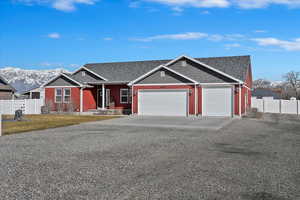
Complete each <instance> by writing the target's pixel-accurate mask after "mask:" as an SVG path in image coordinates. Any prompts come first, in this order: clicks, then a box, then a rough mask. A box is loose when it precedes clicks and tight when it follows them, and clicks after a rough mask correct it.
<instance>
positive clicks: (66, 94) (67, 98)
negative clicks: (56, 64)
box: [64, 88, 71, 103]
mask: <svg viewBox="0 0 300 200" xmlns="http://www.w3.org/2000/svg"><path fill="white" fill-rule="evenodd" d="M70 100H71V89H70V88H65V89H64V103H69V102H70Z"/></svg>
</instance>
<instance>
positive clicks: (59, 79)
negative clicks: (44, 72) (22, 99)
mask: <svg viewBox="0 0 300 200" xmlns="http://www.w3.org/2000/svg"><path fill="white" fill-rule="evenodd" d="M51 86H54V87H57V86H81V84H80V83H79V82H77V81H76V80H73V79H71V78H70V77H69V76H68V75H66V74H60V75H58V76H56V77H54V78H53V79H51V80H50V81H48V82H47V83H45V84H44V85H43V86H42V87H51Z"/></svg>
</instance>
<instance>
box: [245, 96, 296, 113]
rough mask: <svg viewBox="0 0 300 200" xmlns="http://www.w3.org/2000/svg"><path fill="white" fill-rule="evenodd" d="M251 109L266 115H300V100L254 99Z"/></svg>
mask: <svg viewBox="0 0 300 200" xmlns="http://www.w3.org/2000/svg"><path fill="white" fill-rule="evenodd" d="M251 107H252V108H257V110H258V112H264V113H282V114H295V115H297V114H298V115H300V101H299V100H298V101H297V100H277V99H256V98H255V97H252V99H251Z"/></svg>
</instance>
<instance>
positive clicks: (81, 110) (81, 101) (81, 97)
mask: <svg viewBox="0 0 300 200" xmlns="http://www.w3.org/2000/svg"><path fill="white" fill-rule="evenodd" d="M80 112H83V88H80Z"/></svg>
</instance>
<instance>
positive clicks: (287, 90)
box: [253, 71, 300, 99]
mask: <svg viewBox="0 0 300 200" xmlns="http://www.w3.org/2000/svg"><path fill="white" fill-rule="evenodd" d="M282 78H283V81H282V82H280V83H277V84H273V83H272V82H271V81H269V80H267V79H262V78H261V79H257V80H255V81H253V88H266V89H271V90H273V91H277V92H280V93H281V96H282V98H283V99H290V98H291V97H296V98H297V99H300V72H296V71H290V72H288V73H286V74H284V75H283V76H282Z"/></svg>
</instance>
